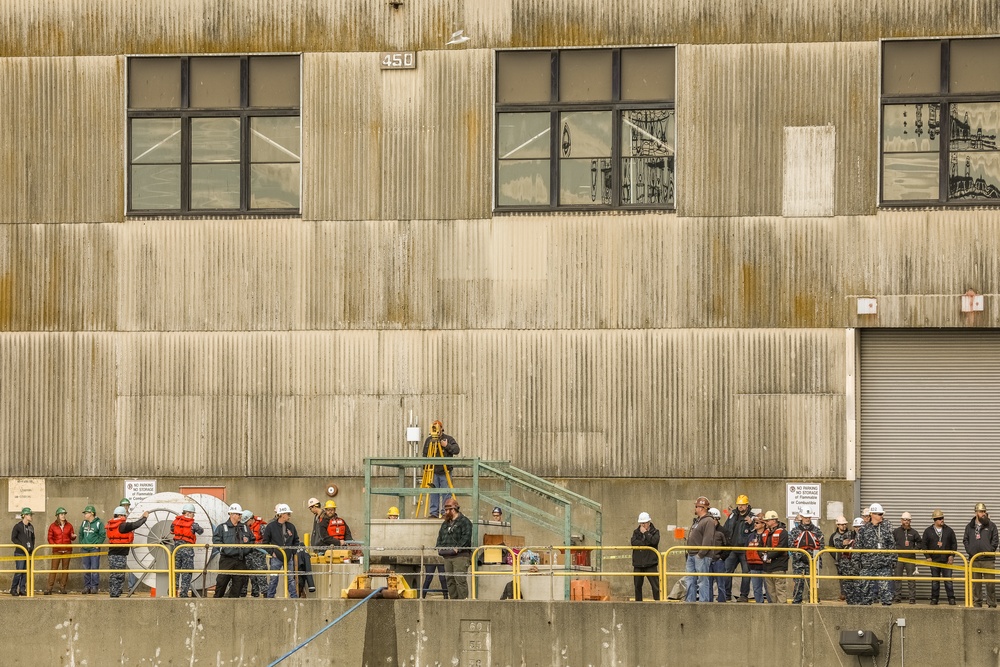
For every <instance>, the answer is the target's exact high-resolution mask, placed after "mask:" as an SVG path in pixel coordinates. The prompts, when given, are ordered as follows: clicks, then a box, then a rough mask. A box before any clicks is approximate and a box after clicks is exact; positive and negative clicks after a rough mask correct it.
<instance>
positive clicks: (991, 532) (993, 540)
mask: <svg viewBox="0 0 1000 667" xmlns="http://www.w3.org/2000/svg"><path fill="white" fill-rule="evenodd" d="M962 544H963V545H964V546H965V553H967V554H969V559H970V560H971V559H972V557H973V556H975V555H976V554H980V553H987V552H993V551H996V550H997V545H998V544H1000V541H998V535H997V525H996V524H995V523H993V522H992V521H990V516H989V514H987V513H986V505H984V504H983V503H977V504H976V516H974V517H972V521H970V522H969V525H968V526H966V527H965V535H964V536H963V537H962ZM993 562H994V559H993V557H992V556H983V557H982V558H977V559H976V562H975V563H973V564H972V567H974V568H976V569H979V568H982V569H987V570H992V569H993ZM993 577H994V575H993V574H987V573H985V572H975V573H973V575H972V599H973V600H974V601H975V602H974V604H975V606H977V607H982V606H983V601H984V600H985V602H986V604H988V605H989V606H990V607H996V606H997V602H996V596H995V595H994V586H995V584H993V583H989V584H986V585H985V586H984V585H983V582H984V581H986V580H989V581H991V582H992V580H993Z"/></svg>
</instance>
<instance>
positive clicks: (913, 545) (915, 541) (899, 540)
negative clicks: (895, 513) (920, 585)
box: [892, 512, 923, 604]
mask: <svg viewBox="0 0 1000 667" xmlns="http://www.w3.org/2000/svg"><path fill="white" fill-rule="evenodd" d="M912 519H913V518H912V517H911V516H910V513H909V512H903V514H902V515H901V516H900V517H899V523H900V526H899V528H897V529H896V530H894V531H892V538H893V539H894V540H896V548H897V549H903V550H904V551H905V550H907V549H922V548H923V540H922V539H921V537H920V533H918V532H917V531H915V530H914V529H913V528H912V527H911V526H910V522H911V521H912ZM916 557H917V554H899V559H898V560H897V561H896V568H895V569H894V570H893V576H894V577H902V576H903V575H906V576H907V577H912V576H914V575H915V574H916V572H917V566H916V564H915V563H907V562H903V561H904V560H914V559H915V558H916ZM892 584H893V590H894V591H895V592H894V594H893V596H892V601H893V602H896V603H898V602H900V601H901V599H902V596H901V595H900V593H901V592H902V591H903V588H904V586H905V587H906V589H907V590H908V591H909V593H910V604H917V581H916V579H910V580H909V581H894V582H892Z"/></svg>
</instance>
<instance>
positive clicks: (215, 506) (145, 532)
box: [127, 492, 229, 588]
mask: <svg viewBox="0 0 1000 667" xmlns="http://www.w3.org/2000/svg"><path fill="white" fill-rule="evenodd" d="M186 503H193V504H194V507H195V513H194V520H195V522H196V523H197V524H198V525H200V526H201V527H202V528H204V529H205V532H204V533H202V534H201V535H197V536H196V541H195V543H196V544H211V543H212V532H213V531H214V530H215V527H216V526H217V525H219V524H221V523H223V522H225V521H227V520H228V519H229V514H228V512H229V506H228V505H226V503H224V502H223V501H222V500H220V499H219V498H216V497H215V496H211V495H208V494H203V493H195V494H192V495H190V496H185V495H182V494H180V493H172V492H164V493H157V494H154V495H152V496H149V497H148V498H143V499H142V500H141V501H139V502H138V503H136V504H135V505H134V506H133V507H132V510H131V512H129V515H128V518H127V520H128V521H135V520H137V519H139V518H141V517H142V514H143V512H149V518H148V519H146V523H144V524H143V525H141V526H139V527H138V528H136V530H135V541H134V542H133V544H134V545H136V546H135V547H134V548H132V549H130V551H129V558H128V566H129V568H133V569H143V570H155V569H161V568H163V567H164V566H163V565H162V564H161V565H160V566H159V567H157V563H156V559H157V552H158V553H159V556H160V558H161V560H162V557H163V551H162V550H161V549H150V548H148V547H144V546H142V545H144V544H162V545H163V546H165V547H166V548H167V549H169V550H171V551H173V548H174V538H173V533H172V532H171V530H170V526H171V524H172V523H173V521H174V519H175V518H176V517H177V516H178V515H180V514H181V513H182V510H183V507H184V505H185V504H186ZM206 555H207V554H206V550H205V549H194V567H195V569H197V570H203V569H204V568H205V558H206ZM135 576H136V578H138V579H139V580H140V581H141V582H142V583H143V584H145V585H146V586H149V587H150V588H153V587H155V586H156V573H155V572H147V573H145V574H141V573H138V572H137V573H135ZM202 576H203V575H201V574H194V575H192V576H191V585H192V587H195V588H201V587H202ZM214 584H215V574H214V573H209V574H207V575H206V582H205V586H213V585H214Z"/></svg>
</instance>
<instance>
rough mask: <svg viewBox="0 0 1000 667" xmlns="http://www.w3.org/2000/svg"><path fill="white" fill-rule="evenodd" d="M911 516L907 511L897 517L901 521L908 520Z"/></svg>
mask: <svg viewBox="0 0 1000 667" xmlns="http://www.w3.org/2000/svg"><path fill="white" fill-rule="evenodd" d="M912 518H913V517H912V516H910V513H909V512H903V516H901V517H899V519H900V520H901V521H909V520H910V519H912Z"/></svg>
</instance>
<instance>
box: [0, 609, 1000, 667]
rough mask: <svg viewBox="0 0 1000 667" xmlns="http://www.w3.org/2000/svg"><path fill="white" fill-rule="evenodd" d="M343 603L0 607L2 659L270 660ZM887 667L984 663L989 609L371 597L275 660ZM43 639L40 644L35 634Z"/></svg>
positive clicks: (989, 645)
mask: <svg viewBox="0 0 1000 667" xmlns="http://www.w3.org/2000/svg"><path fill="white" fill-rule="evenodd" d="M354 604H356V601H354V600H303V601H288V602H286V601H283V600H164V599H159V600H151V599H136V600H130V599H121V600H110V599H102V600H82V599H76V600H74V599H37V598H36V599H5V600H2V601H0V614H2V615H3V617H4V618H6V619H8V624H7V628H8V632H11V633H13V634H12V636H14V635H17V636H21V637H35V638H36V639H37V641H36V640H32V641H9V642H7V643H6V646H5V653H4V656H3V659H2V662H3V664H38V665H58V664H78V665H79V664H88V665H106V664H154V665H155V664H161V665H167V664H195V663H200V664H219V665H267V664H270V663H271V662H272V661H274V660H276V659H277V658H279V657H281V656H282V655H283V654H285V653H286V652H287V651H289V650H291V649H292V648H293V647H294V646H296V645H297V644H298V643H300V642H301V641H303V640H304V639H306V638H308V637H309V636H311V635H312V634H314V633H315V632H317V631H318V630H320V629H321V628H323V627H324V626H325V625H327V624H328V623H330V622H331V621H333V620H334V619H335V618H337V617H338V616H340V615H341V614H342V613H344V612H345V611H347V610H348V609H350V608H351V607H352V606H354ZM897 618H905V619H906V627H905V628H903V629H902V630H903V632H904V633H905V639H903V640H902V642H901V636H900V630H901V629H900V628H898V627H896V628H893V629H892V633H893V637H892V649H891V650H892V659H891V660H890V664H898V662H897V661H898V660H899V655H900V652H901V651H902V650H905V653H906V656H907V657H908V658H909V659H910V660H911V661H912V663H913V664H942V665H943V664H961V665H969V666H978V665H982V666H983V667H985V666H986V665H990V666H995V665H996V663H997V655H998V654H1000V614H998V612H997V611H995V610H991V609H965V608H961V607H958V608H954V607H929V606H927V605H926V604H921V605H917V606H910V605H898V606H893V607H881V606H879V607H844V606H829V607H823V606H810V605H803V606H792V605H783V606H779V605H773V606H772V605H759V606H758V605H752V604H736V603H730V604H719V603H713V604H665V603H641V604H640V603H624V602H532V601H524V602H514V601H505V602H500V601H493V602H477V601H446V600H396V601H389V600H374V601H372V602H371V603H369V604H368V605H366V606H365V607H362V608H360V609H358V610H357V611H355V612H354V613H352V614H350V615H349V616H347V617H346V618H344V619H343V620H342V621H340V622H339V623H338V624H337V625H336V626H334V627H333V628H331V629H330V630H329V631H327V632H325V633H324V634H323V635H321V636H320V637H319V638H317V639H316V640H314V641H313V642H312V643H311V644H310V645H309V646H307V647H306V648H304V649H302V650H301V651H299V652H298V653H296V654H295V655H294V656H293V657H292V658H290V659H289V660H287V661H286V662H285V663H282V664H283V665H329V664H335V665H365V664H367V665H380V666H392V665H407V666H411V667H418V666H420V665H456V664H471V661H474V660H481V661H482V664H484V665H493V666H497V667H499V666H507V665H510V666H516V665H566V666H569V665H574V666H575V665H609V666H618V665H622V666H631V665H650V666H652V665H662V664H666V663H668V662H671V663H673V662H675V661H683V664H684V665H685V666H689V665H690V666H693V665H710V666H711V667H718V666H719V665H731V664H749V663H748V661H747V655H746V653H745V652H746V650H747V647H752V646H756V647H758V648H759V649H760V650H761V651H764V652H765V653H766V655H767V656H768V660H767V662H769V663H770V664H780V665H802V666H803V667H804V666H807V665H813V666H817V667H824V666H827V665H829V666H831V667H833V666H837V667H840V666H842V665H848V664H855V662H856V661H855V659H854V658H853V657H850V656H847V655H845V654H844V653H843V652H842V651H841V649H840V646H839V642H838V640H839V636H840V631H841V630H842V629H845V630H846V629H850V630H857V629H864V630H873V631H874V632H875V633H876V634H877V635H878V637H879V638H880V639H882V640H883V641H884V642H885V644H884V645H883V653H882V655H881V656H880V657H879V659H878V662H879V664H884V661H885V650H886V649H888V639H889V632H890V623H894V622H895V620H896V619H897ZM43 637H44V640H42V639H41V638H43Z"/></svg>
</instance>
